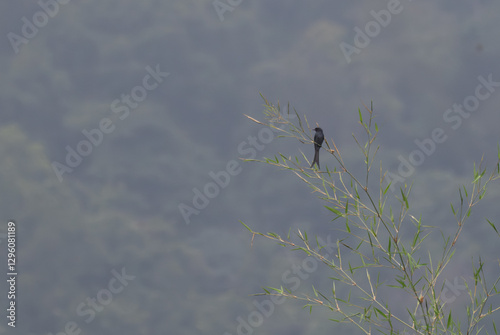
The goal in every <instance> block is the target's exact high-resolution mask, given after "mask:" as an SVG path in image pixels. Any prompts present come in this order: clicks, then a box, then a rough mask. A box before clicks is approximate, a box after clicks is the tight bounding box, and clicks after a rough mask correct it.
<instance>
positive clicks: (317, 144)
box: [311, 127, 325, 169]
mask: <svg viewBox="0 0 500 335" xmlns="http://www.w3.org/2000/svg"><path fill="white" fill-rule="evenodd" d="M313 130H314V131H315V132H316V133H315V134H314V159H313V161H312V164H311V167H313V166H314V163H316V164H318V169H321V168H320V167H319V148H321V145H322V144H323V141H324V140H325V135H323V129H321V128H319V127H316V128H314V129H313Z"/></svg>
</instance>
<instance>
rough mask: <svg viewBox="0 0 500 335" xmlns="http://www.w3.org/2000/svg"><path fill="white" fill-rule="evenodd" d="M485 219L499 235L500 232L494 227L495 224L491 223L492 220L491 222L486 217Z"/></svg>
mask: <svg viewBox="0 0 500 335" xmlns="http://www.w3.org/2000/svg"><path fill="white" fill-rule="evenodd" d="M486 221H488V223H489V224H490V226H491V227H492V228H493V229H494V230H495V232H496V233H497V235H498V236H500V233H499V232H498V230H497V227H495V225H494V224H493V222H491V221H490V220H488V219H486Z"/></svg>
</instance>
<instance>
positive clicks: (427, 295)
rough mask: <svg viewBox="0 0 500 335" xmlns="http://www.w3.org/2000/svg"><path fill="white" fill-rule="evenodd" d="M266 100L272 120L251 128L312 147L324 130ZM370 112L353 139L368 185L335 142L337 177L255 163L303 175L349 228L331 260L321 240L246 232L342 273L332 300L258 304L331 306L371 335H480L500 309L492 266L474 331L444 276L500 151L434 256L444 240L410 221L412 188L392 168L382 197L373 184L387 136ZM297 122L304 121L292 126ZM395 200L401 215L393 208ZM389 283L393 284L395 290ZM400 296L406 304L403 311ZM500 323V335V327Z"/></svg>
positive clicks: (279, 159)
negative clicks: (432, 240) (395, 183)
mask: <svg viewBox="0 0 500 335" xmlns="http://www.w3.org/2000/svg"><path fill="white" fill-rule="evenodd" d="M262 98H263V99H264V103H265V111H264V115H265V121H264V122H262V121H259V120H256V119H254V118H252V117H250V116H247V117H248V118H249V119H250V120H252V121H254V122H256V123H258V124H260V125H262V126H266V127H271V128H274V129H276V130H278V129H279V130H280V132H281V134H282V135H280V136H282V137H287V138H292V139H297V140H298V141H300V142H301V143H307V144H310V145H311V147H312V145H313V140H312V136H311V131H310V129H311V128H314V127H310V125H309V123H308V121H307V118H306V117H304V118H303V119H301V118H300V116H299V115H298V113H297V112H296V111H295V110H293V111H292V112H291V111H290V106H289V105H288V106H287V108H286V112H283V111H282V108H281V106H280V104H279V102H278V105H277V106H275V105H274V104H271V103H269V101H268V100H267V99H266V98H265V97H263V96H262ZM365 109H366V111H365V112H362V111H361V109H359V110H358V114H359V124H360V125H361V127H362V129H363V130H364V133H365V134H366V139H365V140H364V141H362V140H360V139H359V138H358V137H356V136H355V135H353V138H354V141H355V142H356V144H357V146H358V147H359V149H360V151H361V154H362V156H363V158H364V165H365V169H364V175H362V176H358V175H355V174H354V173H353V172H352V171H351V169H349V168H348V167H347V165H346V164H345V163H344V160H343V159H342V154H341V150H340V149H339V148H338V146H337V145H336V144H335V142H334V141H333V140H330V141H328V140H327V139H325V144H324V146H323V148H324V149H325V150H326V151H327V152H328V153H329V154H330V155H332V156H333V157H334V159H335V161H336V165H337V167H336V168H334V169H333V170H331V169H329V168H328V166H327V167H326V168H325V171H320V170H317V169H312V168H308V167H303V166H302V165H301V161H300V159H299V158H298V157H293V158H292V157H286V156H285V155H283V154H279V155H278V156H275V157H274V158H266V159H264V160H248V161H258V162H262V163H266V164H270V165H273V166H276V167H279V168H280V169H285V170H289V171H291V172H293V173H294V174H295V175H296V176H297V177H298V178H299V179H300V180H302V181H303V182H305V183H306V184H307V185H308V186H309V187H310V188H311V189H312V190H313V192H315V193H317V194H318V197H319V198H320V199H322V200H323V201H325V202H326V204H325V208H326V209H328V210H329V211H331V214H332V215H333V220H332V221H337V222H342V225H341V228H339V229H340V230H342V232H343V233H345V234H346V236H347V237H348V238H342V239H338V240H337V241H336V250H335V252H334V253H333V254H332V255H327V256H325V254H324V252H322V249H323V248H325V245H324V244H321V243H320V242H319V241H318V240H317V239H316V240H311V239H310V238H309V237H308V235H307V233H306V232H302V231H301V230H299V231H298V233H297V237H298V241H294V239H293V238H291V237H290V236H287V237H285V238H284V237H281V236H279V235H278V234H275V233H260V232H256V231H253V230H252V229H251V228H250V227H248V225H246V224H244V223H242V224H243V225H244V226H245V227H246V228H247V229H248V230H249V231H250V232H251V234H252V243H253V239H254V237H255V236H262V237H265V238H268V239H270V240H273V241H275V242H276V243H278V244H279V245H282V246H284V247H289V248H291V249H292V250H296V251H301V252H304V253H306V254H307V255H308V256H311V255H312V256H314V257H315V258H316V259H318V260H319V261H321V262H322V263H323V264H324V265H326V266H327V267H329V268H330V269H331V271H332V272H333V273H334V275H333V276H332V277H331V280H332V288H331V291H329V292H328V293H327V292H324V291H320V290H318V289H317V288H315V287H312V292H313V294H312V295H306V294H304V295H296V294H295V293H293V292H292V291H291V290H289V289H287V288H286V287H279V288H278V287H269V288H264V292H263V293H261V294H258V295H273V296H280V297H286V298H292V299H298V300H303V301H305V307H308V308H310V309H311V308H312V307H313V306H323V307H326V308H328V309H329V310H331V311H332V312H333V314H334V316H332V318H331V320H332V321H335V322H343V323H351V324H353V325H355V326H356V327H357V328H359V329H360V330H361V331H362V332H363V333H365V334H371V333H372V332H373V330H377V331H378V332H381V333H383V334H401V333H408V332H409V333H412V334H441V333H451V334H472V333H479V332H480V331H481V329H482V328H483V327H484V324H485V321H486V320H487V319H488V317H491V316H492V315H493V314H494V313H495V312H497V311H498V310H499V309H500V307H495V306H493V303H492V301H491V300H492V297H494V296H496V295H498V288H497V285H498V282H499V281H500V276H499V277H497V279H496V280H495V281H494V282H493V284H490V285H487V283H486V276H485V267H484V265H485V263H484V262H483V261H482V260H481V257H480V256H479V258H478V261H477V262H475V263H473V269H472V272H473V279H474V280H473V285H470V284H467V282H466V284H465V285H466V289H467V292H468V295H469V298H470V302H469V303H468V305H467V308H466V313H467V322H460V320H459V317H458V313H457V312H456V311H452V310H451V309H450V308H449V306H447V304H446V301H445V300H446V299H443V295H442V293H443V290H444V284H442V282H443V279H442V278H441V277H442V275H443V271H444V269H445V268H446V267H447V266H448V265H449V264H450V262H451V260H452V258H453V255H454V253H455V251H456V243H457V241H458V240H459V238H460V236H461V232H462V229H463V227H464V225H465V224H466V223H467V222H468V219H469V217H470V215H471V210H472V208H473V207H474V206H475V205H477V203H478V202H479V201H481V200H482V199H483V198H484V196H485V194H486V190H487V186H488V185H489V184H490V182H492V181H494V180H496V179H498V178H499V172H500V147H499V152H498V158H499V162H497V164H496V166H495V170H494V171H493V172H492V173H490V174H489V175H487V174H486V169H485V168H483V167H482V163H483V160H481V163H480V164H479V165H478V167H476V166H475V165H474V172H473V180H472V183H471V185H470V186H469V187H466V186H465V185H463V186H461V187H460V188H459V192H458V193H459V199H460V202H459V205H453V203H452V204H451V210H452V212H453V215H454V217H455V219H456V226H455V229H454V233H452V234H451V235H450V236H445V235H444V234H443V233H442V232H441V235H442V246H441V248H442V252H441V253H440V254H437V255H436V254H435V253H432V252H431V248H430V247H429V245H428V243H429V242H428V240H426V239H427V237H429V235H431V234H436V233H440V231H439V230H438V229H437V228H436V227H432V226H430V225H425V224H424V223H423V222H422V219H421V218H417V217H415V216H414V215H411V214H410V213H409V209H410V192H411V188H412V187H411V185H410V186H407V185H404V187H400V189H399V192H397V193H396V194H395V195H393V194H392V193H391V192H390V189H391V183H390V182H389V183H387V182H386V180H387V179H386V173H383V170H382V164H380V168H379V171H380V176H379V182H378V183H377V184H378V189H376V190H375V189H374V188H373V187H372V186H370V184H369V177H370V176H371V174H372V173H373V172H372V170H373V167H374V166H375V165H374V162H375V157H376V154H377V151H378V150H379V147H378V146H375V140H376V137H377V134H378V130H379V129H378V126H377V124H376V123H375V122H374V115H373V104H372V105H371V106H370V108H368V107H366V106H365ZM291 113H293V114H294V115H295V117H296V120H297V122H295V123H294V122H292V121H291V117H290V116H291V115H293V114H291ZM294 119H295V118H294ZM302 157H303V158H304V160H305V161H306V162H307V164H308V165H307V166H309V164H310V162H309V161H308V159H307V157H306V156H305V155H304V154H303V153H302ZM394 198H395V199H396V200H397V208H393V206H392V204H391V200H394ZM487 222H488V223H489V225H491V227H492V228H493V229H494V231H495V232H496V233H497V234H499V236H500V233H499V231H498V229H497V228H496V226H495V224H494V223H493V222H492V221H490V220H487ZM409 223H411V224H409ZM407 236H412V237H411V238H408V237H407ZM422 255H424V257H422ZM382 278H389V279H388V280H387V281H386V280H383V279H382ZM394 291H396V292H394ZM346 292H348V293H346ZM391 296H392V297H394V296H398V297H401V298H399V299H397V300H398V301H396V302H394V301H391V299H390V297H391ZM393 300H394V299H393ZM401 304H404V305H405V306H404V308H401V307H400V306H401ZM417 315H418V317H417ZM490 319H491V318H490ZM492 322H493V329H494V331H495V333H496V325H495V323H494V321H492Z"/></svg>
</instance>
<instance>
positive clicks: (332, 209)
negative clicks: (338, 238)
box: [325, 206, 344, 216]
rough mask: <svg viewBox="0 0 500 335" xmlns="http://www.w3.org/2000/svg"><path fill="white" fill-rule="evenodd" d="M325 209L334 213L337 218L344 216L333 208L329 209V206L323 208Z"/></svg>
mask: <svg viewBox="0 0 500 335" xmlns="http://www.w3.org/2000/svg"><path fill="white" fill-rule="evenodd" d="M325 208H326V209H328V210H329V211H332V212H334V213H335V214H337V215H338V216H344V215H343V214H342V213H341V212H340V211H339V210H338V209H335V208H333V207H329V206H325Z"/></svg>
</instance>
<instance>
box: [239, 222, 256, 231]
mask: <svg viewBox="0 0 500 335" xmlns="http://www.w3.org/2000/svg"><path fill="white" fill-rule="evenodd" d="M240 223H241V224H242V225H244V226H245V228H246V229H248V230H249V231H250V232H251V233H253V231H252V229H250V227H248V226H247V225H246V224H244V223H243V221H240Z"/></svg>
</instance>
